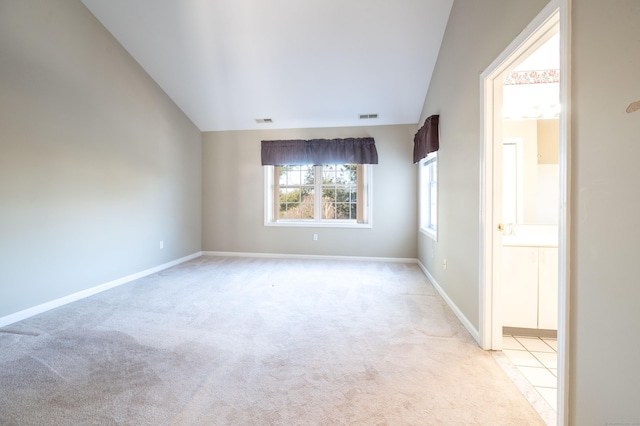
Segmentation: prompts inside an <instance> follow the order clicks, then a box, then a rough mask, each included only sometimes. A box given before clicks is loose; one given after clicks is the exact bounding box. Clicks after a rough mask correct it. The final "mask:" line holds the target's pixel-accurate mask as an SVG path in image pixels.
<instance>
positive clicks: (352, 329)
mask: <svg viewBox="0 0 640 426" xmlns="http://www.w3.org/2000/svg"><path fill="white" fill-rule="evenodd" d="M0 424H2V425H129V424H130V425H352V424H357V425H536V424H542V421H541V420H540V418H539V417H538V415H537V414H536V413H535V411H534V410H533V409H532V408H531V406H530V405H529V403H528V402H527V401H526V400H525V399H524V397H523V396H522V395H521V394H520V393H519V392H518V390H517V389H516V387H515V386H514V385H513V383H512V382H511V381H510V380H509V379H508V378H507V376H506V375H505V373H504V372H503V371H502V370H501V368H500V367H499V366H498V365H497V363H496V361H495V360H494V359H493V357H492V356H491V354H489V353H487V352H484V351H482V350H481V349H479V348H478V346H477V345H476V343H475V342H474V341H473V339H472V338H471V337H470V336H469V334H468V333H467V331H466V330H465V329H464V328H463V327H462V325H461V324H460V323H459V322H458V320H457V319H456V317H455V316H454V315H453V314H452V312H451V311H450V310H449V309H448V307H447V306H446V304H445V303H444V302H443V300H442V299H441V298H440V296H439V295H438V294H437V292H436V291H435V290H434V288H433V287H432V286H431V285H430V283H429V282H428V281H427V279H426V278H425V276H424V275H423V273H422V272H421V271H420V269H419V268H418V266H416V265H411V264H398V263H373V262H371V263H370V262H342V261H332V262H329V261H313V260H280V259H251V258H225V257H200V258H198V259H195V260H192V261H190V262H187V263H184V264H182V265H179V266H176V267H174V268H171V269H168V270H165V271H163V272H161V273H158V274H155V275H152V276H149V277H147V278H143V279H140V280H138V281H135V282H132V283H129V284H126V285H123V286H121V287H118V288H116V289H113V290H110V291H107V292H104V293H101V294H99V295H96V296H94V297H91V298H88V299H84V300H82V301H79V302H75V303H72V304H69V305H66V306H64V307H62V308H59V309H55V310H52V311H49V312H47V313H44V314H42V315H39V316H36V317H33V318H30V319H28V320H25V321H22V322H20V323H16V324H12V325H10V326H7V327H4V328H0Z"/></svg>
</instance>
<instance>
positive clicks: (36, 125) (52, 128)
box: [0, 0, 201, 317]
mask: <svg viewBox="0 0 640 426" xmlns="http://www.w3.org/2000/svg"><path fill="white" fill-rule="evenodd" d="M0 129H1V130H0V271H1V272H0V295H1V296H0V317H3V316H6V315H9V314H12V313H15V312H18V311H20V310H23V309H26V308H30V307H33V306H35V305H38V304H41V303H44V302H48V301H51V300H53V299H57V298H60V297H63V296H67V295H69V294H72V293H74V292H78V291H81V290H84V289H88V288H91V287H94V286H97V285H99V284H103V283H105V282H108V281H111V280H114V279H117V278H120V277H123V276H126V275H129V274H132V273H136V272H139V271H142V270H144V269H148V268H151V267H154V266H157V265H160V264H163V263H166V262H169V261H171V260H174V259H177V258H180V257H183V256H186V255H189V254H192V253H195V252H198V251H199V250H200V236H201V230H200V212H201V209H200V181H201V173H200V150H201V133H200V132H199V130H198V129H197V128H196V127H195V126H194V125H193V124H192V123H191V122H190V121H189V120H188V119H187V118H186V116H185V115H184V114H183V113H182V112H181V111H180V110H179V109H178V108H177V107H176V106H175V105H174V104H173V102H172V101H171V100H170V99H169V98H168V97H167V96H166V95H165V93H164V92H162V91H161V90H160V88H159V87H158V86H157V85H156V84H155V83H154V82H153V81H152V80H151V78H150V77H149V76H148V75H147V74H146V73H145V72H144V71H143V70H142V69H141V68H140V66H139V65H138V64H137V63H136V62H135V61H134V60H133V59H132V58H131V57H130V56H129V55H128V54H127V53H126V51H125V50H124V49H123V48H122V47H121V46H120V45H119V44H118V42H116V40H115V39H114V38H113V37H112V36H111V35H110V34H109V33H108V32H107V31H106V30H105V29H104V28H103V27H102V25H100V23H98V21H97V20H96V19H95V18H94V17H93V15H91V13H90V12H89V11H88V10H87V9H86V8H85V7H84V6H83V5H82V4H81V3H80V1H79V0H56V1H36V0H24V1H23V0H21V1H13V0H0ZM160 240H164V244H165V248H164V249H163V250H160V249H159V241H160Z"/></svg>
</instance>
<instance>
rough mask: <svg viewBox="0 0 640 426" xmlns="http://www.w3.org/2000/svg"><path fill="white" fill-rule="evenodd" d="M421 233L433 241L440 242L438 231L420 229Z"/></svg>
mask: <svg viewBox="0 0 640 426" xmlns="http://www.w3.org/2000/svg"><path fill="white" fill-rule="evenodd" d="M420 233H421V234H422V235H426V236H427V237H429V238H431V239H432V240H433V241H438V231H436V230H433V229H430V228H423V227H420Z"/></svg>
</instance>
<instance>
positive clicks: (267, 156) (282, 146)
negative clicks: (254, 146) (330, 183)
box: [262, 138, 378, 166]
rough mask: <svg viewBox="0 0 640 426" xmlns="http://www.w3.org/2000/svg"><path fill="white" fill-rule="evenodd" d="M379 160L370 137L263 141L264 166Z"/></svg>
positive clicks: (362, 162) (373, 161) (359, 162)
mask: <svg viewBox="0 0 640 426" xmlns="http://www.w3.org/2000/svg"><path fill="white" fill-rule="evenodd" d="M302 164H313V165H316V166H321V165H325V164H378V151H377V150H376V143H375V141H374V140H373V138H348V139H311V140H300V139H295V140H280V141H262V165H263V166H292V165H302Z"/></svg>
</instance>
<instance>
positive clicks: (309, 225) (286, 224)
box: [264, 220, 373, 229]
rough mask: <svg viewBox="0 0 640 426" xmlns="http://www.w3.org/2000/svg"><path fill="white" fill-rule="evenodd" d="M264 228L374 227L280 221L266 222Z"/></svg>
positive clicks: (367, 226) (336, 223) (367, 227)
mask: <svg viewBox="0 0 640 426" xmlns="http://www.w3.org/2000/svg"><path fill="white" fill-rule="evenodd" d="M264 226H275V227H281V228H282V227H284V228H359V229H369V228H372V227H373V226H372V225H371V224H370V223H357V222H316V221H311V220H310V221H307V222H302V221H300V222H298V221H293V220H292V221H280V222H265V223H264Z"/></svg>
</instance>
